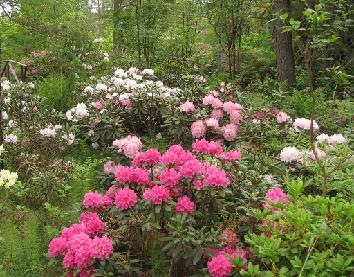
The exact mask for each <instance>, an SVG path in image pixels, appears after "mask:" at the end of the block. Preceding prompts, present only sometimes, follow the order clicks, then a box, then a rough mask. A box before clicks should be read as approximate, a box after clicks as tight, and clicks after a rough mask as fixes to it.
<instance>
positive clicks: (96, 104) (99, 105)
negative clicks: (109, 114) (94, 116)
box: [95, 101, 104, 110]
mask: <svg viewBox="0 0 354 277" xmlns="http://www.w3.org/2000/svg"><path fill="white" fill-rule="evenodd" d="M95 107H96V109H97V110H102V109H103V108H104V105H103V103H102V102H101V101H96V103H95Z"/></svg>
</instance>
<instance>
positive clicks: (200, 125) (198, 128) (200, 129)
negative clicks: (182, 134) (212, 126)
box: [191, 120, 206, 138]
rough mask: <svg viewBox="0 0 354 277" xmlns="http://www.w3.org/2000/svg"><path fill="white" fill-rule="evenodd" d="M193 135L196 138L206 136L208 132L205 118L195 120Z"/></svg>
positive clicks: (192, 128) (192, 127)
mask: <svg viewBox="0 0 354 277" xmlns="http://www.w3.org/2000/svg"><path fill="white" fill-rule="evenodd" d="M191 130H192V135H193V137H195V138H200V137H204V136H205V133H206V127H205V124H204V122H203V120H197V121H195V122H193V124H192V126H191Z"/></svg>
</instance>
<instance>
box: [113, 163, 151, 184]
mask: <svg viewBox="0 0 354 277" xmlns="http://www.w3.org/2000/svg"><path fill="white" fill-rule="evenodd" d="M114 175H115V177H116V180H117V181H118V182H119V183H120V184H126V183H131V184H140V185H146V184H148V183H149V172H148V171H147V170H146V169H145V168H138V167H135V168H134V167H127V166H119V167H116V171H115V174H114Z"/></svg>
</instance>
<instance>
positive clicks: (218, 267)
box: [208, 255, 232, 277]
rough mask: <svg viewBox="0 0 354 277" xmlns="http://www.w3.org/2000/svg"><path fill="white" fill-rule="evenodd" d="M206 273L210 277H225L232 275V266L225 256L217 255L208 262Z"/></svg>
mask: <svg viewBox="0 0 354 277" xmlns="http://www.w3.org/2000/svg"><path fill="white" fill-rule="evenodd" d="M208 272H209V274H210V275H211V276H212V277H227V276H230V275H231V273H232V264H231V262H230V261H229V259H228V258H227V257H226V256H225V255H217V256H215V257H213V258H212V259H211V260H210V261H209V262H208Z"/></svg>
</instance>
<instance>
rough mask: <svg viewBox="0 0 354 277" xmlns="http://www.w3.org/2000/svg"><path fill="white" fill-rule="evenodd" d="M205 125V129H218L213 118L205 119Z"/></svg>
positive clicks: (217, 122)
mask: <svg viewBox="0 0 354 277" xmlns="http://www.w3.org/2000/svg"><path fill="white" fill-rule="evenodd" d="M205 125H206V126H207V127H211V128H214V129H217V128H219V121H218V120H217V119H215V118H212V117H211V118H207V119H205Z"/></svg>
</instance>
